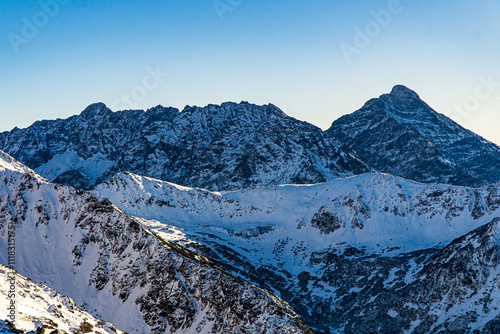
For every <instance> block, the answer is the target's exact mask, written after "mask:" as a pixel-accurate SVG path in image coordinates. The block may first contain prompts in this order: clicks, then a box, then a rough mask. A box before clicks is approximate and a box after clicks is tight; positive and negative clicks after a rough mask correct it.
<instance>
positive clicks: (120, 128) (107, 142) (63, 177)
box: [0, 102, 370, 190]
mask: <svg viewBox="0 0 500 334" xmlns="http://www.w3.org/2000/svg"><path fill="white" fill-rule="evenodd" d="M0 148H3V149H4V150H5V151H6V152H7V153H9V154H11V155H13V156H14V157H15V158H16V159H18V160H19V161H21V162H22V163H24V164H26V165H28V166H29V167H31V168H33V169H34V170H35V171H37V172H38V173H39V174H41V175H42V176H44V177H46V178H47V179H49V180H51V181H54V182H56V183H62V184H68V185H71V186H74V187H76V188H83V189H89V188H91V187H93V186H94V185H96V184H98V183H100V182H102V181H104V180H105V179H107V178H108V177H111V176H112V175H114V174H116V173H118V172H120V171H125V170H129V171H132V172H135V173H139V174H142V175H146V176H151V177H155V178H159V179H163V180H167V181H171V182H174V183H177V184H183V185H188V186H189V185H190V186H197V187H203V188H207V189H210V190H228V189H238V188H243V187H250V186H255V185H268V184H279V183H318V182H323V181H326V180H327V179H331V178H337V177H341V176H349V175H354V174H359V173H362V172H366V171H369V170H370V168H369V167H368V166H366V165H365V164H364V163H363V162H362V161H360V160H359V159H358V158H356V156H355V154H354V153H353V152H352V151H351V150H349V149H347V148H346V147H345V146H344V145H342V144H341V143H339V142H338V141H337V140H336V139H335V138H332V137H330V136H328V135H326V134H324V133H323V131H322V130H321V129H319V128H317V127H315V126H314V125H311V124H309V123H307V122H302V121H299V120H296V119H294V118H292V117H289V116H287V115H286V114H284V113H283V111H281V110H280V109H279V108H277V107H276V106H274V105H271V104H269V105H264V106H257V105H254V104H250V103H248V102H242V103H239V104H237V103H233V102H227V103H223V104H222V105H220V106H218V105H209V106H206V107H203V108H200V107H190V106H186V108H184V110H183V111H182V112H179V111H178V110H177V109H174V108H164V107H161V106H157V107H155V108H151V109H148V110H147V111H146V112H144V111H139V110H127V111H119V112H111V111H110V110H109V109H108V108H107V107H105V105H104V104H94V105H91V106H89V107H88V108H86V109H85V110H84V111H83V112H82V113H81V114H80V115H76V116H72V117H70V118H68V119H65V120H60V119H59V120H53V121H43V122H39V123H35V124H33V125H32V126H31V127H29V128H26V129H16V130H13V131H11V132H4V133H1V134H0Z"/></svg>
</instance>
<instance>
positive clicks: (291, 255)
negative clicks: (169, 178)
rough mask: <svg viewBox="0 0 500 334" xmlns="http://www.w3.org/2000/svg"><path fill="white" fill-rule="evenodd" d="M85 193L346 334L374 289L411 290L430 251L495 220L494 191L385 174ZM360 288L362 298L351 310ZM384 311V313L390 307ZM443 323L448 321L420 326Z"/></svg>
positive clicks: (133, 180)
mask: <svg viewBox="0 0 500 334" xmlns="http://www.w3.org/2000/svg"><path fill="white" fill-rule="evenodd" d="M95 191H96V192H97V193H99V194H101V195H103V196H105V197H107V198H109V199H110V201H111V202H112V203H114V204H115V205H117V206H118V207H120V208H122V209H123V210H124V211H125V212H127V213H129V214H131V215H134V216H138V217H142V218H144V219H145V220H144V221H143V224H145V225H149V226H150V228H151V229H152V230H154V231H155V232H156V233H158V234H159V235H161V237H162V238H163V239H165V240H169V241H170V242H172V243H176V244H179V245H182V246H184V247H186V248H189V249H191V250H193V251H197V252H200V253H202V254H204V255H205V256H207V257H208V258H210V259H211V260H212V261H213V262H215V263H217V264H218V265H219V266H221V267H223V268H224V269H225V270H227V271H228V272H230V273H231V274H233V275H235V276H237V277H240V278H243V279H245V280H250V281H253V282H255V283H257V284H259V285H260V286H261V287H265V288H268V289H272V290H274V291H275V292H276V293H277V294H279V295H280V296H281V297H282V298H283V299H284V300H286V301H288V302H289V303H290V304H291V305H292V307H293V308H294V310H295V311H296V312H297V313H298V314H299V316H301V318H302V319H303V320H304V321H306V323H307V324H308V325H309V326H310V327H311V328H313V329H315V330H317V331H318V332H319V333H330V332H331V333H336V332H350V331H349V330H348V328H347V327H345V324H350V325H349V326H352V328H353V331H352V332H353V333H362V332H363V333H364V332H370V331H369V330H368V328H364V329H362V328H363V327H360V326H365V325H368V323H365V322H356V319H358V317H361V316H362V315H363V314H364V313H365V312H367V311H368V310H369V309H370V308H371V307H375V306H374V305H375V304H373V305H372V304H369V303H368V301H369V300H371V299H373V300H377V299H376V298H378V295H379V294H380V293H381V290H380V289H381V286H382V287H386V286H391V287H392V286H393V285H391V284H390V282H393V281H394V284H395V282H396V280H399V281H398V282H399V284H400V286H398V289H399V288H401V287H402V286H405V287H406V286H411V285H412V284H417V283H415V282H416V281H415V279H414V278H413V276H414V275H416V274H417V273H418V272H420V271H421V270H423V269H422V268H424V267H425V266H427V265H430V263H431V262H430V261H432V255H435V254H439V253H440V252H442V251H441V249H442V248H443V247H445V246H446V245H447V244H449V243H450V242H452V241H453V240H454V239H455V238H458V237H461V236H462V235H464V234H466V233H469V232H470V231H472V230H474V229H476V228H480V227H481V226H482V225H484V224H487V223H489V222H491V221H492V220H493V219H494V218H495V217H497V216H500V184H494V185H489V186H484V187H481V188H477V189H473V188H465V187H457V186H447V185H438V184H434V185H426V184H421V183H416V182H412V181H408V180H405V179H401V178H398V177H394V176H390V175H385V174H365V175H361V176H355V177H351V178H347V179H339V180H334V181H330V182H327V183H324V184H317V185H309V186H296V185H288V186H273V187H258V188H252V189H245V190H240V191H232V192H224V193H214V192H209V191H206V190H202V189H193V188H186V187H181V186H177V185H175V184H172V183H168V182H163V181H159V180H155V179H150V178H146V177H141V176H138V175H135V174H131V173H122V174H119V175H117V176H116V177H114V178H112V179H110V180H108V181H107V182H105V183H103V184H101V185H99V186H98V187H96V190H95ZM436 256H437V255H436ZM470 265H471V266H473V264H470ZM435 270H438V268H437V267H436V268H435ZM436 284H437V283H436ZM394 286H395V285H394ZM436 288H437V287H436ZM361 290H364V291H366V292H367V294H368V296H367V297H366V299H364V300H363V301H361V300H360V301H359V303H357V305H356V308H355V309H351V307H354V305H353V304H352V301H351V302H349V300H350V299H352V298H355V296H356V295H357V294H358V293H359V292H360V291H361ZM391 293H397V292H396V291H392V292H391ZM412 293H414V294H417V293H418V291H413V292H412ZM401 298H403V297H401ZM436 298H437V297H436ZM443 298H445V297H444V296H443ZM492 298H493V301H492V303H497V302H498V300H497V299H496V295H493V297H492ZM373 300H372V301H373ZM444 302H445V299H439V300H437V301H436V303H437V304H438V306H435V307H441V306H442V305H443V303H444ZM365 303H368V304H365ZM384 303H385V304H384V308H382V309H383V310H385V312H389V313H390V314H393V313H392V312H390V307H393V308H395V309H399V307H398V306H397V305H394V304H391V302H390V301H385V302H384ZM422 303H423V302H422ZM489 305H491V303H490V304H489ZM428 306H429V307H430V304H429V305H428ZM388 307H389V308H388ZM419 307H421V306H419ZM433 307H434V306H433ZM365 308H366V309H365ZM464 310H465V309H461V311H460V312H462V311H463V312H465V311H464ZM370 312H373V310H372V311H370ZM429 312H430V311H429ZM429 314H430V313H429ZM460 314H462V313H460ZM421 316H422V315H419V317H421ZM429 316H430V315H429ZM412 317H413V315H412V316H411V317H410V316H408V317H405V316H404V315H402V316H401V321H402V323H401V324H400V325H397V324H395V325H394V327H392V329H393V330H394V329H395V328H397V329H398V330H397V331H396V332H400V331H402V329H403V328H409V327H410V322H411V321H410V319H412ZM478 317H482V315H481V314H479V315H478ZM367 319H371V318H367ZM383 319H385V318H380V319H379V320H378V321H382V320H383ZM388 319H390V318H387V319H385V320H384V321H389V320H388ZM432 319H434V318H432ZM485 319H486V318H484V319H483V320H485ZM372 320H373V319H372ZM448 320H450V314H448V316H447V317H442V318H440V319H437V318H436V319H434V320H427V321H428V323H429V324H432V326H438V325H439V324H442V323H444V322H445V321H448ZM412 321H413V320H412ZM414 321H416V320H414ZM375 324H377V326H378V325H380V323H377V322H375ZM484 324H485V322H484V321H483V322H481V323H478V324H477V326H476V327H474V328H482V326H483V325H484ZM413 325H415V326H416V323H414V324H413ZM398 326H399V327H398ZM354 328H355V329H356V330H354ZM381 328H382V327H381ZM361 329H362V330H361ZM386 330H389V328H388V327H387V328H386ZM375 331H376V332H386V331H384V330H381V331H377V330H375ZM389 332H391V331H390V330H389ZM423 332H429V328H427V330H426V331H423Z"/></svg>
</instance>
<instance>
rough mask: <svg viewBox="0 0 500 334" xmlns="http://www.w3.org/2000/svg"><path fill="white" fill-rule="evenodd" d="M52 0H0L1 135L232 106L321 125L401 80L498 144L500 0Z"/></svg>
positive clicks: (428, 100) (434, 104)
mask: <svg viewBox="0 0 500 334" xmlns="http://www.w3.org/2000/svg"><path fill="white" fill-rule="evenodd" d="M54 1H55V0H40V1H36V0H18V1H11V0H0V13H1V14H0V15H1V20H0V78H1V80H0V113H1V122H0V131H3V130H10V129H11V128H13V127H14V126H18V127H26V126H28V125H29V124H31V123H32V122H34V121H35V120H38V119H52V118H65V117H68V116H70V115H73V114H78V113H80V112H81V110H83V109H84V108H85V107H86V106H87V105H89V104H90V103H93V102H104V103H106V104H107V105H108V106H110V107H111V108H118V109H122V108H125V107H130V108H140V109H144V108H149V107H152V106H155V105H157V104H162V105H165V106H174V107H178V108H180V109H182V108H183V107H184V106H185V105H188V104H189V105H199V106H203V105H206V104H209V103H217V104H219V103H221V102H224V101H235V102H239V101H241V100H246V101H249V102H253V103H257V104H266V103H273V104H276V105H277V106H279V107H280V108H282V109H283V110H284V111H285V112H286V113H288V114H289V115H291V116H293V117H296V118H298V119H302V120H306V121H309V122H311V123H313V124H316V125H318V126H320V127H321V128H327V127H328V126H329V125H330V124H331V122H332V121H333V120H335V119H336V118H338V117H339V116H341V115H343V114H346V113H351V112H353V111H355V110H356V109H358V108H360V107H361V106H362V105H363V103H364V102H365V101H366V100H368V99H370V98H372V97H377V96H379V95H380V94H383V93H385V92H388V91H390V89H391V88H392V86H393V85H395V84H404V85H406V86H408V87H410V88H412V89H413V90H415V91H417V93H418V94H419V95H420V96H421V97H422V98H423V99H424V100H425V101H426V102H428V103H429V104H430V105H431V106H432V107H434V108H435V109H436V110H437V111H439V112H442V113H445V114H448V115H449V116H451V117H452V118H453V119H455V120H456V121H458V122H459V123H461V124H462V125H464V126H465V127H467V128H470V129H471V130H473V131H475V132H477V133H479V134H481V135H483V136H485V137H486V138H487V139H489V140H491V141H494V142H496V143H497V144H500V131H499V130H498V125H499V124H500V66H499V62H500V43H499V40H500V19H499V18H500V0H478V1H475V2H473V1H465V0H456V1H440V2H436V1H430V0H413V1H411V0H401V1H399V4H397V2H398V1H397V0H396V3H394V2H393V1H392V0H391V1H379V0H370V1H368V0H358V1H335V0H317V1H283V0H273V1H269V0H266V1H264V0H252V1H250V0H217V1H213V0H182V1H181V0H162V1H159V0H150V1H109V0H59V2H58V6H57V7H56V6H54ZM44 4H45V5H44ZM374 13H379V15H378V16H379V17H378V21H377V19H376V18H375V16H376V15H375V16H374ZM380 13H385V14H387V13H390V17H389V16H387V15H382V14H380ZM33 28H35V29H33ZM360 31H361V32H362V34H363V35H365V34H367V33H368V35H366V36H361V35H360V33H359V32H360ZM360 36H361V37H360ZM346 50H348V52H346ZM353 50H355V51H353ZM155 71H156V72H158V71H159V72H160V73H157V74H155V75H154V76H152V75H151V74H150V73H151V72H155ZM167 72H168V75H165V73H167ZM485 81H486V82H487V81H493V84H487V83H486V84H485V83H484V82H485ZM497 82H498V84H496V83H497ZM127 95H128V96H129V97H127ZM460 108H462V111H460Z"/></svg>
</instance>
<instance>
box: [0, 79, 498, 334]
mask: <svg viewBox="0 0 500 334" xmlns="http://www.w3.org/2000/svg"><path fill="white" fill-rule="evenodd" d="M0 150H4V151H5V152H6V153H3V152H0V262H1V263H4V264H6V263H7V257H8V254H7V249H8V248H7V234H8V233H7V228H8V224H9V223H10V224H14V226H15V229H16V235H18V239H17V246H16V256H17V257H16V259H17V262H16V270H17V272H18V274H17V275H18V276H17V277H18V278H17V282H18V289H19V290H20V291H22V293H20V297H19V298H18V304H19V306H20V307H19V322H17V323H16V324H14V325H12V324H10V323H8V322H5V321H4V322H0V332H2V331H3V332H6V333H16V331H17V332H18V333H21V332H22V333H28V332H30V331H31V332H35V331H38V332H40V333H41V332H42V330H44V331H45V332H46V333H48V332H49V331H53V330H56V329H57V330H59V332H60V333H77V332H86V331H87V330H88V331H90V332H95V333H111V332H115V331H116V332H119V330H123V331H126V332H128V333H313V332H315V333H318V334H332V333H438V332H443V333H497V332H498V327H499V326H500V310H499V307H500V294H499V292H498V286H499V284H500V232H499V231H500V182H499V181H500V168H499V166H500V148H499V147H498V146H496V145H495V144H493V143H491V142H488V141H487V140H485V139H483V138H481V137H480V136H478V135H476V134H474V133H472V132H470V131H468V130H466V129H464V128H462V127H461V126H460V125H458V124H457V123H455V122H453V121H452V120H451V119H449V118H447V117H446V116H444V115H441V114H439V113H437V112H436V111H434V110H433V109H432V108H431V107H429V106H428V105H427V104H426V103H425V102H423V101H422V100H421V99H420V98H419V96H418V95H417V94H416V93H415V92H413V91H412V90H410V89H408V88H406V87H404V86H395V87H394V88H393V89H392V91H391V93H389V94H384V95H382V96H380V97H379V98H377V99H372V100H370V101H368V102H367V103H366V104H365V105H364V106H363V107H362V108H361V109H360V110H358V111H356V112H354V113H353V114H350V115H346V116H343V117H341V118H340V119H338V120H336V121H334V122H333V124H332V126H331V127H330V128H329V129H328V130H326V131H322V130H321V129H319V128H317V127H315V126H313V125H311V124H308V123H306V122H302V121H299V120H296V119H294V118H292V117H289V116H287V115H286V114H284V113H283V112H282V111H281V110H280V109H279V108H277V107H276V106H274V105H271V104H270V105H264V106H257V105H253V104H250V103H247V102H241V103H239V104H236V103H230V102H228V103H223V104H222V105H220V106H217V105H209V106H206V107H203V108H200V107H186V108H184V110H183V111H181V112H179V110H177V109H174V108H164V107H162V106H158V107H155V108H152V109H149V110H147V111H141V110H126V111H118V112H112V111H111V110H109V109H108V108H107V107H106V106H105V105H104V104H101V103H98V104H94V105H91V106H89V107H88V108H86V109H85V110H84V111H83V112H82V113H81V114H80V115H76V116H73V117H70V118H68V119H64V120H62V119H58V120H52V121H38V122H36V123H34V124H33V125H32V126H30V127H28V128H26V129H17V128H16V129H14V130H12V131H10V132H4V133H1V134H0ZM9 154H10V155H9ZM6 270H7V269H6V267H1V268H0V276H5V272H6ZM31 280H32V281H31ZM5 289H6V287H4V286H2V291H0V293H4V292H5ZM33 291H36V292H33ZM2 305H3V304H2ZM54 305H55V307H54ZM59 305H60V306H59ZM101 319H102V320H101ZM0 320H2V319H1V318H0ZM15 328H20V329H21V330H19V329H15ZM90 328H91V329H90ZM117 328H118V329H117Z"/></svg>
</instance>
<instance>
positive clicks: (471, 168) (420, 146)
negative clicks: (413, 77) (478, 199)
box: [326, 86, 500, 187]
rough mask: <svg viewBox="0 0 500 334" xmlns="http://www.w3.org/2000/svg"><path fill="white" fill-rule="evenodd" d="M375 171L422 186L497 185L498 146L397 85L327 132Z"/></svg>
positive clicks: (499, 163)
mask: <svg viewBox="0 0 500 334" xmlns="http://www.w3.org/2000/svg"><path fill="white" fill-rule="evenodd" d="M326 132H327V133H329V134H330V135H332V136H334V137H336V138H338V139H339V140H340V141H341V142H343V143H345V144H346V145H347V146H349V147H350V148H351V149H353V150H354V151H355V152H356V153H357V154H358V156H359V157H360V158H361V159H362V160H363V161H365V162H366V163H367V164H370V165H371V166H372V167H374V168H375V169H377V170H379V171H381V172H384V173H389V174H393V175H398V176H401V177H404V178H407V179H411V180H416V181H420V182H428V183H430V182H439V183H447V184H454V185H461V186H472V187H475V186H481V185H486V184H490V183H494V182H498V181H500V169H499V168H498V166H500V148H499V147H498V146H497V145H495V144H493V143H491V142H489V141H487V140H485V139H484V138H482V137H480V136H478V135H476V134H474V133H472V132H471V131H468V130H466V129H464V128H463V127H461V126H460V125H458V124H457V123H455V122H453V121H452V120H451V119H449V118H447V117H446V116H444V115H442V114H439V113H437V112H435V111H434V110H433V109H432V108H431V107H429V106H428V105H427V104H426V103H425V102H423V101H422V100H421V99H420V98H419V96H418V95H417V94H416V93H415V92H413V91H412V90H410V89H408V88H406V87H404V86H395V87H394V88H393V90H392V92H391V93H390V94H385V95H382V96H380V97H379V98H378V99H372V100H370V101H368V102H367V103H366V104H365V105H364V106H363V107H362V108H361V109H359V110H358V111H356V112H354V113H352V114H350V115H346V116H343V117H341V118H339V119H338V120H336V121H335V122H333V124H332V126H331V127H330V129H328V130H327V131H326Z"/></svg>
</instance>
